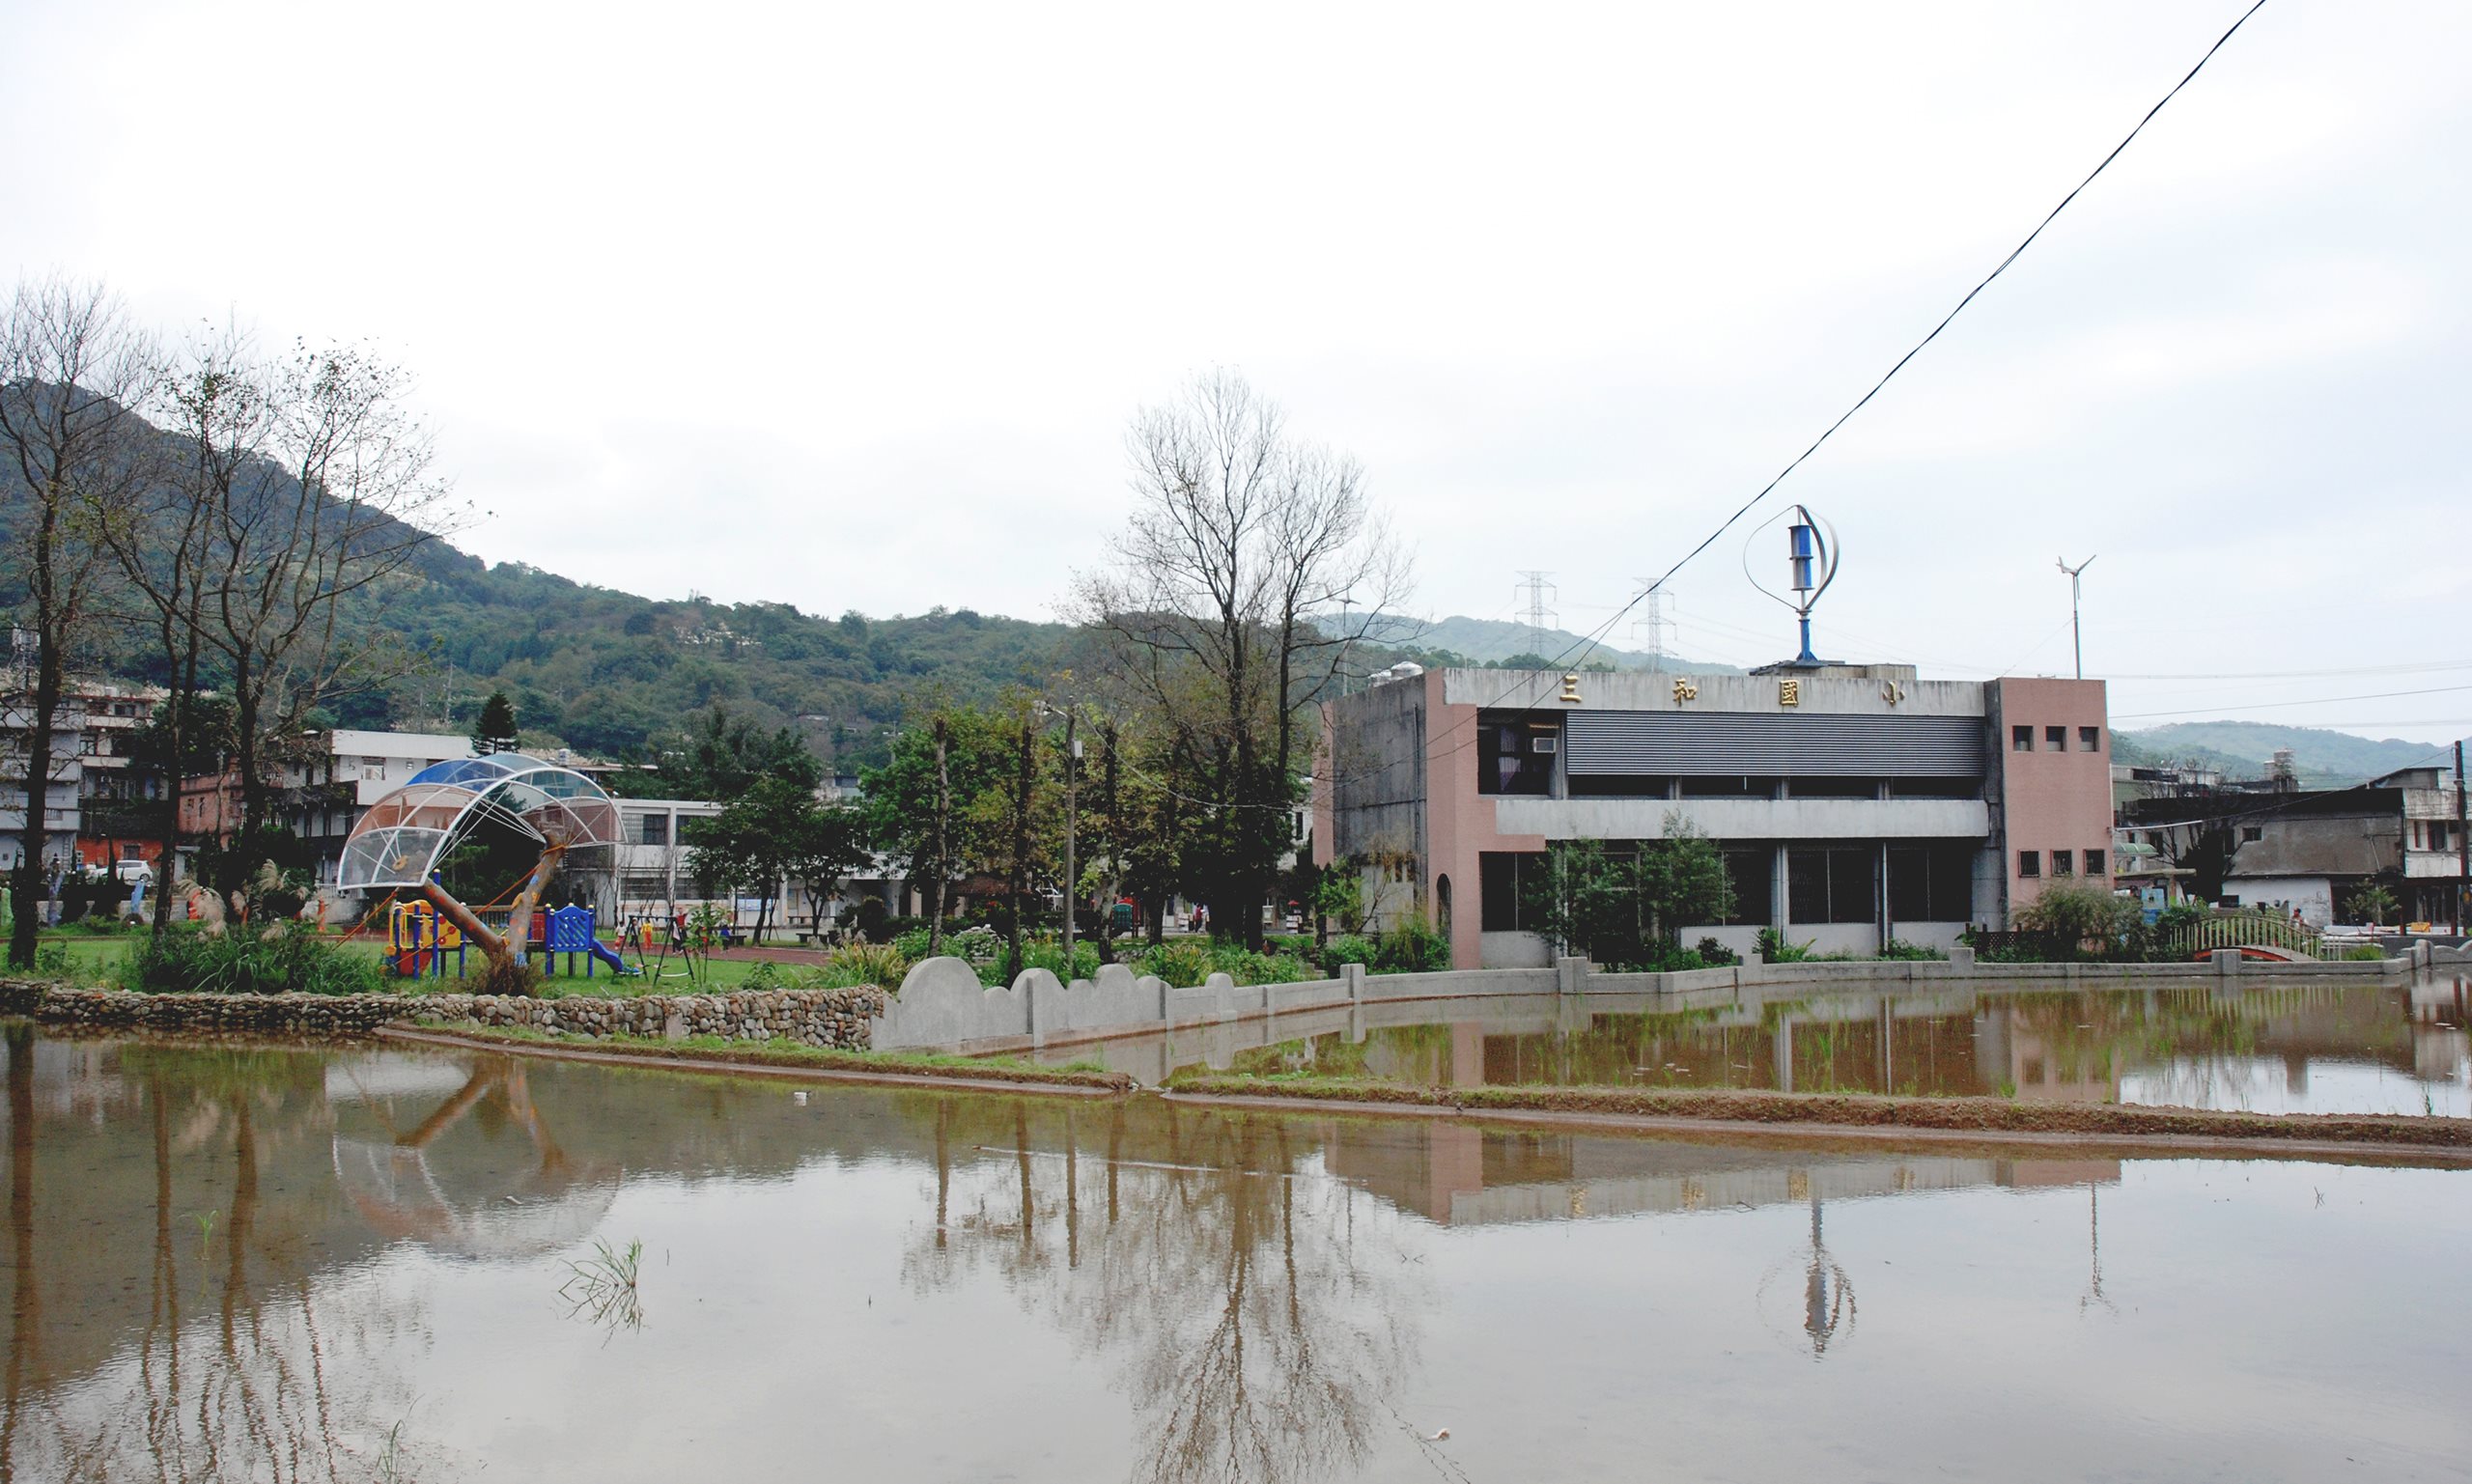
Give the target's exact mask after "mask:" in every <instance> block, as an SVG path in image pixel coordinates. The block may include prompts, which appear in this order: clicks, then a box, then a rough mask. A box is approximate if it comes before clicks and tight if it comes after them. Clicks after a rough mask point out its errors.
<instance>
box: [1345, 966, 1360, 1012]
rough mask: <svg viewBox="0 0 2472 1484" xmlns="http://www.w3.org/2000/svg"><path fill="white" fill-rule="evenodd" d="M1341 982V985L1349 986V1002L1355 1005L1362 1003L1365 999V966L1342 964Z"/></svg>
mask: <svg viewBox="0 0 2472 1484" xmlns="http://www.w3.org/2000/svg"><path fill="white" fill-rule="evenodd" d="M1339 982H1340V983H1341V984H1344V985H1346V986H1347V992H1348V1002H1349V1003H1351V1004H1354V1003H1357V1002H1358V1001H1361V1000H1362V999H1363V998H1364V966H1363V965H1362V964H1342V965H1340V966H1339Z"/></svg>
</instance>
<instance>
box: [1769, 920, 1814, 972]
mask: <svg viewBox="0 0 2472 1484" xmlns="http://www.w3.org/2000/svg"><path fill="white" fill-rule="evenodd" d="M1818 940H1819V939H1817V938H1813V939H1812V942H1817V941H1818ZM1756 946H1757V948H1758V950H1759V961H1760V962H1761V963H1763V964H1800V963H1802V962H1804V961H1805V960H1807V959H1809V958H1810V957H1811V956H1812V945H1811V943H1798V942H1795V941H1794V940H1793V939H1791V938H1787V937H1786V936H1785V935H1784V934H1783V933H1780V932H1778V931H1777V930H1776V929H1775V928H1761V929H1760V930H1759V938H1758V940H1757V943H1756Z"/></svg>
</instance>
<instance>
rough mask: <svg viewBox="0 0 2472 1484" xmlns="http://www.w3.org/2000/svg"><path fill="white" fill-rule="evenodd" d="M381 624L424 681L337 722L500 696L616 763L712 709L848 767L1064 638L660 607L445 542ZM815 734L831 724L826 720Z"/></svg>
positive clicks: (1031, 668) (790, 611) (408, 717)
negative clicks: (944, 701) (415, 654)
mask: <svg viewBox="0 0 2472 1484" xmlns="http://www.w3.org/2000/svg"><path fill="white" fill-rule="evenodd" d="M419 567H420V572H419V574H418V577H417V578H416V580H414V581H413V582H411V583H409V584H407V585H406V586H405V587H404V588H403V589H401V590H399V591H396V592H393V593H391V594H389V596H388V599H387V602H386V603H385V610H384V615H383V617H382V619H381V620H380V621H381V622H383V623H385V624H387V625H388V626H389V627H391V628H394V629H396V630H399V631H400V632H402V633H403V634H404V636H405V637H406V638H407V639H408V640H409V641H411V643H412V644H413V645H414V646H415V647H416V648H418V649H419V650H421V651H424V652H426V653H427V654H428V656H429V663H428V665H427V666H426V668H425V671H424V673H422V674H420V675H418V676H416V677H414V678H412V679H410V680H408V681H407V682H406V683H404V684H401V685H398V686H394V687H392V688H391V689H390V690H388V691H387V692H386V693H384V694H382V695H379V696H373V697H370V698H368V699H367V700H366V701H362V702H358V703H346V704H345V705H344V706H342V707H341V708H339V714H338V719H339V720H340V721H342V722H344V723H345V724H347V725H369V726H375V725H388V726H396V727H402V728H406V729H413V728H435V727H437V726H438V725H439V724H440V721H439V713H440V709H441V705H444V706H445V707H446V708H447V709H448V711H449V712H450V715H449V717H448V722H449V724H450V725H451V727H452V729H454V730H459V731H460V730H463V728H464V727H465V726H467V725H468V724H469V722H470V720H471V717H472V716H473V715H474V714H476V713H477V712H478V710H479V708H480V705H481V702H482V701H483V700H485V699H487V697H488V695H489V692H490V690H491V689H492V687H493V686H504V687H505V689H506V691H507V694H508V695H509V696H510V697H511V698H513V700H514V701H515V705H516V713H517V715H518V716H519V717H520V721H521V724H522V729H523V733H524V736H525V739H526V741H527V742H536V741H537V742H549V741H554V742H559V743H563V744H564V745H567V746H571V747H575V748H576V749H578V750H580V751H584V752H589V753H593V754H597V755H602V756H612V757H615V756H623V755H627V754H629V753H632V752H638V751H641V750H642V749H644V748H645V747H647V746H649V745H650V744H651V742H652V741H653V740H654V739H655V738H658V737H660V736H661V735H663V734H665V733H671V732H677V731H680V730H683V729H684V728H685V727H686V725H687V724H688V721H689V720H691V719H692V717H693V714H695V713H697V712H699V711H702V710H704V709H706V708H708V707H710V706H712V705H713V704H714V703H716V702H718V703H720V704H722V705H724V706H726V707H728V708H729V709H730V710H731V711H732V712H733V713H735V714H742V715H745V716H748V717H751V718H752V719H754V720H756V721H757V722H758V723H760V724H762V725H764V726H767V727H773V726H785V725H794V724H796V725H800V726H801V730H803V731H804V732H805V733H806V734H807V736H808V739H809V741H810V742H812V743H814V744H815V745H816V747H817V750H818V751H819V753H824V752H827V751H829V752H830V753H831V754H832V755H833V758H834V761H835V762H836V763H838V764H840V765H842V766H848V765H850V764H851V763H854V762H856V761H859V760H861V759H863V758H866V757H867V756H869V755H871V754H872V753H873V752H874V751H875V750H876V747H877V744H878V743H880V742H881V740H882V734H883V729H884V728H885V727H889V726H893V725H895V724H897V723H898V722H899V721H900V720H901V719H902V714H903V710H904V707H905V704H906V703H907V702H908V701H909V700H910V699H911V698H913V696H917V695H922V694H927V693H931V692H941V693H943V694H947V695H949V696H951V697H952V698H953V699H955V700H982V699H986V698H988V697H990V696H993V695H994V694H995V693H996V692H997V691H998V690H1000V689H1002V688H1003V687H1004V686H1007V685H1011V684H1015V683H1022V684H1031V685H1036V684H1039V683H1041V682H1043V681H1044V680H1045V679H1046V678H1047V677H1048V676H1049V675H1050V674H1051V673H1052V671H1053V668H1054V665H1055V663H1056V654H1057V651H1058V648H1059V646H1060V643H1061V641H1062V639H1063V636H1064V633H1065V630H1064V628H1063V626H1061V625H1057V624H1039V623H1029V622H1025V621H1023V620H1020V619H1010V618H997V617H990V616H985V615H981V614H978V613H974V612H971V611H970V610H969V609H967V608H963V609H958V610H953V611H947V610H945V609H942V608H937V609H934V610H932V611H930V612H928V613H925V614H921V615H919V616H916V617H909V618H903V617H894V618H867V617H864V616H861V615H859V614H857V613H855V612H853V613H844V614H842V615H841V616H840V617H838V618H828V617H824V616H820V615H816V614H808V613H801V611H799V610H798V609H797V608H795V607H793V606H791V605H790V604H788V603H735V604H732V603H717V602H704V601H700V600H698V601H690V602H656V601H654V600H651V599H647V598H639V597H636V596H635V595H633V594H632V593H622V592H618V591H615V590H613V589H610V588H604V587H592V586H587V585H585V584H582V583H578V582H574V581H571V580H569V579H567V578H565V577H561V576H556V575H554V574H549V573H546V572H542V571H540V570H538V569H536V568H531V567H526V566H522V565H520V564H519V563H500V564H498V565H497V566H494V567H491V566H487V565H486V564H484V563H483V562H481V561H480V560H479V559H478V558H476V557H472V556H469V555H466V554H465V553H463V552H462V551H460V550H457V549H455V548H454V547H452V546H445V545H443V544H440V545H439V546H435V547H433V548H431V550H429V551H428V552H427V553H425V554H424V556H423V557H422V558H421V559H420V562H419ZM824 718H829V720H828V719H824Z"/></svg>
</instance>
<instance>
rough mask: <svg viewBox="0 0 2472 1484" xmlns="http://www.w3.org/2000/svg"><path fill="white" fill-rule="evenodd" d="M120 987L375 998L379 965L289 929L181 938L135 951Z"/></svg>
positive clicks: (187, 933)
mask: <svg viewBox="0 0 2472 1484" xmlns="http://www.w3.org/2000/svg"><path fill="white" fill-rule="evenodd" d="M119 984H120V987H121V988H123V989H126V990H137V991H140V992H143V993H145V994H380V993H383V991H384V990H385V984H384V982H383V978H382V975H381V974H380V972H379V966H378V961H377V959H375V958H373V957H371V956H370V955H367V954H362V953H354V952H352V951H351V950H350V949H348V948H345V947H343V946H342V945H341V944H338V943H336V942H333V941H331V940H329V939H327V938H321V937H319V936H318V935H317V934H316V933H313V932H310V931H308V930H306V929H302V928H295V927H292V926H290V925H288V924H286V925H280V926H277V927H274V928H271V929H268V930H267V931H266V932H264V933H253V932H248V931H245V930H243V931H236V932H230V933H207V932H200V931H195V930H181V931H176V932H171V933H166V934H164V935H162V936H161V937H159V938H146V939H145V940H143V941H141V942H138V943H136V944H133V945H132V946H131V947H130V948H129V950H128V954H127V957H126V958H125V959H124V960H123V961H122V963H121V966H120V974H119Z"/></svg>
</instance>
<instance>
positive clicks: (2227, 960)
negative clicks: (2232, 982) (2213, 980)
mask: <svg viewBox="0 0 2472 1484" xmlns="http://www.w3.org/2000/svg"><path fill="white" fill-rule="evenodd" d="M2213 959H2214V971H2215V972H2216V973H2218V974H2221V975H2222V976H2223V977H2225V978H2227V979H2232V978H2237V977H2238V976H2239V973H2240V950H2239V949H2237V948H2217V949H2216V950H2214V954H2213Z"/></svg>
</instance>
